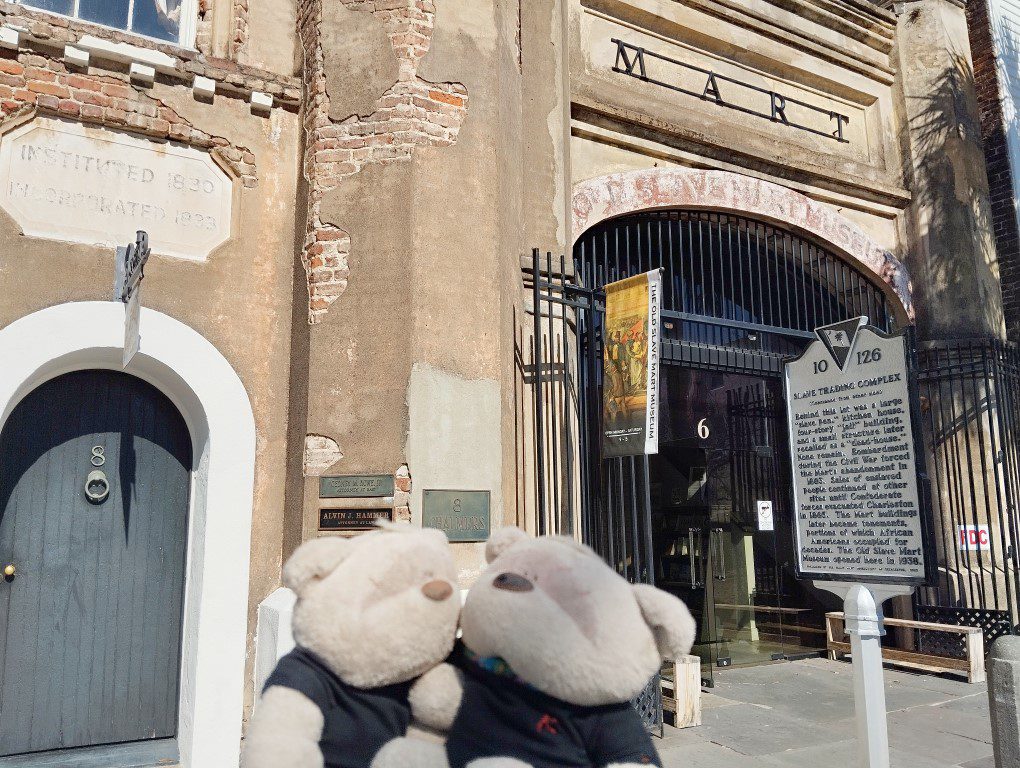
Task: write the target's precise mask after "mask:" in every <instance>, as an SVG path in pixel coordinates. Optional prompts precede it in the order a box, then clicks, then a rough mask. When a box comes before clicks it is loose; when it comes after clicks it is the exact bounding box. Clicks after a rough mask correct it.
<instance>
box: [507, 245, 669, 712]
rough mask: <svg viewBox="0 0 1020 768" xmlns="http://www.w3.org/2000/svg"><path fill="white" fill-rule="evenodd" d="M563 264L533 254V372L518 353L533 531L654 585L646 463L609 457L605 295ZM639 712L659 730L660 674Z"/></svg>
mask: <svg viewBox="0 0 1020 768" xmlns="http://www.w3.org/2000/svg"><path fill="white" fill-rule="evenodd" d="M558 262H559V263H558V264H554V262H553V258H552V254H549V253H547V254H546V255H545V257H544V258H542V257H541V256H540V254H539V251H538V249H535V250H534V251H532V256H531V275H530V277H531V299H532V312H533V315H532V335H533V338H532V343H531V345H530V349H529V350H528V353H527V355H526V356H527V357H528V358H529V359H530V365H529V364H527V363H525V362H524V359H523V358H524V354H525V353H524V350H523V348H522V347H523V345H521V344H519V345H518V356H519V359H518V367H519V368H521V369H523V371H524V373H525V376H524V382H523V383H524V384H525V385H530V389H531V408H532V415H533V419H532V425H533V426H532V432H533V445H534V480H533V482H534V489H533V492H534V510H535V529H536V530H537V532H538V533H539V535H542V534H547V533H553V534H559V533H562V534H567V535H572V534H574V533H578V534H580V538H581V540H582V541H583V542H584V543H586V544H588V545H589V546H591V547H592V548H593V549H594V550H595V551H596V552H597V553H598V554H599V555H600V556H601V557H602V558H603V559H605V560H606V562H607V563H609V565H610V566H611V567H613V568H614V569H615V570H616V572H617V573H619V574H620V575H621V576H623V577H624V578H625V579H627V580H628V581H630V582H632V583H635V582H636V583H642V584H654V583H655V576H654V574H655V568H654V563H653V561H652V530H651V499H650V488H649V480H648V458H647V457H646V456H630V457H625V458H616V459H608V460H605V461H603V460H602V459H601V447H600V434H599V432H598V431H597V425H598V424H599V423H600V415H599V410H600V408H601V404H602V396H601V392H602V365H601V363H602V348H601V332H602V321H603V316H604V309H605V294H604V293H603V292H601V291H597V290H592V289H589V288H585V287H583V286H581V285H578V284H577V283H576V282H574V281H573V280H571V278H570V277H569V275H568V272H567V261H566V257H564V256H560V257H559V259H558ZM557 268H558V270H557ZM529 369H530V370H529ZM529 372H530V376H529V375H528V373H529ZM634 705H635V707H636V708H637V710H638V712H639V713H640V714H641V717H642V719H643V720H644V722H645V724H646V726H648V727H649V728H651V729H653V730H659V731H660V732H661V729H662V690H661V687H660V685H659V680H658V676H656V677H655V678H654V679H653V680H652V681H651V682H650V683H649V684H648V686H646V687H645V690H644V691H642V693H641V694H640V695H639V696H638V697H637V699H635V701H634Z"/></svg>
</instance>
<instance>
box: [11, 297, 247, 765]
mask: <svg viewBox="0 0 1020 768" xmlns="http://www.w3.org/2000/svg"><path fill="white" fill-rule="evenodd" d="M140 331H141V345H140V347H139V351H138V353H137V354H136V355H135V356H134V358H133V359H132V361H131V363H130V365H128V366H127V367H126V368H124V367H123V366H122V364H121V358H122V354H123V345H124V305H123V304H120V303H119V302H117V303H115V302H104V301H91V302H74V303H68V304H60V305H57V306H54V307H49V308H47V309H43V310H39V311H38V312H34V313H32V314H30V315H26V316H25V317H22V318H20V319H19V320H16V321H15V322H13V323H11V324H10V325H8V326H7V327H6V328H4V329H2V330H0V360H3V361H4V371H3V376H0V429H2V428H3V424H4V422H5V421H6V420H7V417H8V416H9V415H10V413H11V411H12V410H13V409H14V408H15V407H16V406H17V404H18V403H19V402H20V401H21V399H22V398H23V397H25V395H27V394H28V393H29V392H31V391H32V390H33V389H35V388H36V387H38V386H39V385H40V384H43V383H45V382H46V381H49V380H50V379H53V378H55V377H57V376H60V375H61V374H64V373H69V372H71V371H76V370H83V369H89V368H106V369H112V370H123V371H124V372H125V373H129V374H131V375H133V376H137V377H138V378H141V379H144V380H145V381H148V382H149V383H150V384H152V385H154V386H155V387H157V388H159V389H160V390H161V391H162V392H163V393H164V394H166V395H167V397H169V398H170V400H171V401H172V402H173V403H174V405H175V406H177V408H178V410H180V412H181V414H182V415H183V416H184V419H185V422H186V423H187V425H188V429H189V431H190V432H191V439H192V443H193V447H194V457H195V458H194V463H195V465H194V468H193V471H192V485H191V508H190V512H189V522H188V525H189V530H188V556H187V574H186V579H185V587H184V590H185V594H184V622H183V628H182V643H181V679H180V694H179V715H178V718H179V719H178V736H177V740H178V748H179V750H180V762H181V766H182V768H204V766H217V767H218V768H232V767H233V768H236V766H237V765H238V760H239V752H240V742H241V720H242V714H243V706H244V667H245V646H246V641H247V636H248V615H247V613H248V567H249V559H250V546H251V542H250V538H251V519H252V499H253V490H254V479H255V419H254V416H253V414H252V410H251V403H250V401H249V399H248V395H247V392H246V391H245V389H244V385H243V384H242V383H241V380H240V378H238V376H237V373H236V372H235V371H234V369H233V368H232V367H231V365H230V363H229V362H227V360H226V358H224V357H223V355H221V354H220V353H219V351H217V349H216V348H215V347H214V346H213V345H212V344H211V343H210V342H209V341H208V340H207V339H206V338H205V337H203V336H202V335H201V334H199V333H198V332H197V331H195V330H193V329H192V328H189V327H188V326H187V325H185V324H184V323H181V322H180V321H178V320H175V319H174V318H172V317H169V316H168V315H164V314H162V313H160V312H156V311H154V310H151V309H146V308H142V310H141V319H140Z"/></svg>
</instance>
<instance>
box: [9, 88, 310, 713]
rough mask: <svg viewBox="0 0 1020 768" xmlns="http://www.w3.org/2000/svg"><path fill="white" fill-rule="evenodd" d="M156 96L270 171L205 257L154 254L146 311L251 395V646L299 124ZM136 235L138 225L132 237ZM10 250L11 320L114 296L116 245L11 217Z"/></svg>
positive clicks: (274, 459) (266, 580)
mask: <svg viewBox="0 0 1020 768" xmlns="http://www.w3.org/2000/svg"><path fill="white" fill-rule="evenodd" d="M152 93H153V95H154V96H155V97H157V98H159V99H161V100H163V101H165V102H166V103H167V104H169V105H171V106H172V107H173V109H174V110H176V111H177V112H179V113H180V114H181V115H182V116H184V117H185V118H186V119H188V120H189V121H191V122H193V124H194V125H195V126H196V127H199V128H200V129H201V130H203V131H207V132H210V133H213V134H215V135H219V136H223V137H226V138H227V139H229V140H230V141H231V142H235V143H238V144H241V145H243V146H247V147H249V148H250V150H251V152H252V153H253V154H254V156H255V165H256V167H257V168H258V176H259V180H258V184H257V186H255V187H248V188H245V187H243V185H241V183H240V181H239V180H238V181H236V182H235V186H236V187H237V192H236V203H235V207H234V219H235V221H234V226H235V229H234V231H235V237H234V238H233V239H231V240H230V241H228V242H227V243H225V244H224V245H222V246H220V247H219V248H218V249H217V250H215V251H214V252H213V253H212V254H211V255H210V256H209V257H208V259H207V261H205V262H201V263H200V262H189V261H183V260H179V259H171V258H165V257H161V256H158V255H154V256H153V257H152V258H151V259H150V261H149V264H148V266H147V267H146V272H145V279H144V283H143V287H142V302H143V304H144V305H145V306H148V307H151V308H153V309H157V310H159V311H161V312H164V313H165V314H168V315H170V316H171V317H174V318H176V319H178V320H180V321H181V322H183V323H185V324H187V325H188V326H190V327H191V328H193V329H195V330H196V331H198V332H199V333H200V334H202V335H203V336H205V337H206V338H207V339H209V341H210V342H211V343H212V344H213V345H215V346H216V348H217V349H218V350H219V351H220V353H221V354H223V356H224V357H226V358H227V360H228V361H229V362H230V364H231V365H232V366H233V367H234V369H235V370H236V371H237V373H238V375H239V376H240V378H241V381H242V382H243V383H244V386H245V388H246V390H247V392H248V396H249V398H250V399H251V403H252V407H253V410H254V413H255V422H256V429H257V446H256V451H257V456H256V480H255V497H254V520H253V527H252V536H251V591H250V595H249V619H250V633H249V645H250V643H251V632H253V631H254V618H255V610H256V607H257V606H258V603H259V602H260V601H261V600H262V599H263V598H264V597H265V596H266V595H268V594H269V593H270V592H272V591H273V589H274V588H275V587H276V586H277V585H278V583H279V581H278V580H279V573H280V558H281V538H282V516H281V514H280V510H281V509H282V507H283V491H284V486H283V482H282V479H283V477H282V472H281V468H282V467H283V466H284V464H285V461H286V419H287V408H286V403H287V392H288V385H289V375H290V372H289V360H290V323H291V314H290V308H291V291H292V279H293V268H294V256H293V254H294V215H293V201H294V199H295V197H296V194H297V192H296V184H297V172H298V169H297V155H298V142H299V132H298V120H297V117H296V115H294V114H293V113H289V112H286V111H284V110H279V109H278V110H274V111H273V112H272V113H271V115H270V116H268V117H260V116H257V115H253V114H252V113H251V110H250V108H249V106H248V105H247V104H246V103H245V102H243V101H240V100H238V99H229V98H222V97H221V98H219V99H217V100H216V102H215V103H214V104H204V103H201V102H198V101H196V100H195V99H194V98H193V97H192V95H191V92H190V89H183V88H174V87H169V86H163V85H159V84H157V86H156V87H155V88H154V89H153V91H152ZM0 141H2V139H0ZM129 239H133V230H132V232H129V233H127V235H126V238H125V243H126V242H127V240H129ZM154 245H155V249H156V250H158V244H154ZM0 252H2V253H3V256H2V259H0V326H4V325H7V324H8V323H10V322H12V321H13V320H15V319H17V318H18V317H21V316H24V315H26V314H28V313H30V312H32V311H35V310H37V309H41V308H43V307H48V306H52V305H55V304H60V303H63V302H68V301H87V300H103V301H108V300H110V299H111V298H112V295H111V294H112V285H113V270H114V253H113V249H112V248H96V247H92V246H86V245H77V244H70V243H64V242H56V241H50V240H42V239H36V238H28V237H25V236H23V235H22V234H21V230H20V227H19V226H18V225H17V224H16V223H15V222H14V221H13V220H12V219H11V218H10V216H8V215H7V214H6V213H3V212H0ZM249 658H250V654H249ZM247 694H248V698H249V700H250V691H247Z"/></svg>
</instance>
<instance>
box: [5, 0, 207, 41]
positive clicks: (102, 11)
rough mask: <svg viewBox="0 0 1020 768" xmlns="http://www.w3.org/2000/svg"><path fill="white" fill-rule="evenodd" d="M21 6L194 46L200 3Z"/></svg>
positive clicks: (44, 0)
mask: <svg viewBox="0 0 1020 768" xmlns="http://www.w3.org/2000/svg"><path fill="white" fill-rule="evenodd" d="M18 1H19V2H20V3H21V4H22V5H26V6H29V7H31V8H38V9H40V10H43V11H51V12H53V13H59V14H62V15H64V16H70V17H72V18H75V19H81V20H82V21H91V22H93V23H95V24H102V25H104V26H107V27H113V28H114V29H122V30H124V31H125V32H133V33H134V34H136V35H145V36H146V37H151V38H154V39H156V40H164V41H166V42H170V43H175V44H177V45H191V43H192V39H191V38H192V37H193V32H192V30H193V27H194V24H193V23H192V17H193V16H194V15H195V5H196V3H197V0H18Z"/></svg>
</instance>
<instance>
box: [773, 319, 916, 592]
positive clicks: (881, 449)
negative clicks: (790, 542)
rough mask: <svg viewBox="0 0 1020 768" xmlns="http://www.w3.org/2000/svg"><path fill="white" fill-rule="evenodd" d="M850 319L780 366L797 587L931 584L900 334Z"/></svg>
mask: <svg viewBox="0 0 1020 768" xmlns="http://www.w3.org/2000/svg"><path fill="white" fill-rule="evenodd" d="M866 323H867V318H863V317H862V318H856V319H854V320H848V321H844V322H842V323H836V324H833V325H829V326H825V327H822V328H819V329H818V330H817V334H818V337H819V340H818V341H816V342H813V343H812V344H811V345H810V346H809V347H808V348H807V350H806V351H805V352H804V354H803V355H801V356H800V357H799V358H797V359H795V360H793V361H791V362H789V363H787V365H786V390H787V410H788V414H789V421H790V423H789V428H790V445H791V450H792V456H793V481H794V498H795V507H796V523H797V524H796V526H795V532H796V534H795V535H796V545H797V558H798V563H797V569H798V574H799V575H800V576H801V577H802V578H808V579H814V580H820V581H853V582H874V583H887V584H896V583H900V584H921V583H925V582H926V581H928V580H929V578H930V576H931V569H932V568H934V558H932V557H930V556H929V554H930V552H931V533H930V528H929V522H930V521H929V519H928V513H927V509H926V506H925V504H924V503H923V501H924V495H923V494H924V485H923V483H922V479H921V473H920V465H919V463H918V455H917V448H916V446H917V444H918V439H917V432H916V429H915V427H916V421H915V417H914V414H915V413H916V404H915V403H914V402H913V399H912V397H913V396H912V389H911V386H910V374H911V369H910V365H909V359H910V358H909V355H908V349H907V338H906V336H905V335H904V334H899V335H896V336H887V335H886V334H884V333H882V332H881V331H879V330H877V329H875V328H872V327H869V326H867V325H866Z"/></svg>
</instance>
